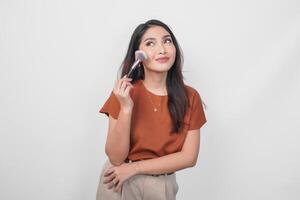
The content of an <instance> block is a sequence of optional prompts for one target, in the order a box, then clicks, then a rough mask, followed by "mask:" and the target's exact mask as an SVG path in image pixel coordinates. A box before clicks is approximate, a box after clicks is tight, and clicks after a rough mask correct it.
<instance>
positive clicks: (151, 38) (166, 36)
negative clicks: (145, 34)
mask: <svg viewBox="0 0 300 200" xmlns="http://www.w3.org/2000/svg"><path fill="white" fill-rule="evenodd" d="M168 37H171V35H165V36H163V39H165V38H168ZM147 40H155V38H153V37H150V38H146V39H144V42H145V41H147Z"/></svg>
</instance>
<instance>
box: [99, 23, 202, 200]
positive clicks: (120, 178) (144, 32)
mask: <svg viewBox="0 0 300 200" xmlns="http://www.w3.org/2000/svg"><path fill="white" fill-rule="evenodd" d="M136 50H142V51H144V52H145V53H146V55H147V59H146V60H144V61H143V62H142V64H141V65H140V66H139V67H137V68H136V69H135V71H134V72H133V76H132V78H128V77H127V74H128V72H129V70H130V66H131V65H132V64H133V62H134V60H135V57H134V55H135V51H136ZM182 62H183V61H182V54H181V51H180V48H179V45H178V43H177V41H176V38H175V36H174V34H173V33H172V31H171V30H170V28H169V27H168V26H167V25H166V24H164V23H163V22H161V21H158V20H150V21H147V22H146V23H143V24H140V25H139V26H138V27H137V28H136V29H135V31H134V33H133V35H132V37H131V41H130V43H129V47H128V51H127V54H126V56H125V59H124V61H123V64H122V74H121V77H122V78H120V79H119V80H117V81H116V83H115V85H114V89H113V92H112V93H111V95H110V97H109V98H108V100H107V101H106V102H105V104H104V106H103V107H102V108H101V109H100V111H99V112H101V113H105V114H106V115H107V116H109V128H108V134H107V140H106V144H105V152H106V154H107V156H108V158H109V159H108V161H107V162H106V163H105V165H104V167H103V171H102V173H101V177H100V183H99V187H98V191H97V200H102V199H103V200H110V199H122V200H123V199H126V200H134V199H144V200H158V199H159V200H160V199H162V200H163V199H169V200H173V199H176V194H177V192H178V185H177V182H176V175H175V172H176V171H178V170H181V169H184V168H188V167H193V166H195V164H196V162H197V157H198V152H199V145H200V128H201V127H202V125H203V124H204V123H205V122H206V118H205V114H204V111H203V107H202V101H201V99H200V95H199V93H198V92H197V91H196V90H195V89H193V88H192V87H190V86H187V85H185V84H184V82H183V76H182Z"/></svg>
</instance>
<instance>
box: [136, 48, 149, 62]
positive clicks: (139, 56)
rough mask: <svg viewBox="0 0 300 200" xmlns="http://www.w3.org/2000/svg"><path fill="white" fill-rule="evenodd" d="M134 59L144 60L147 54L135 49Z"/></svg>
mask: <svg viewBox="0 0 300 200" xmlns="http://www.w3.org/2000/svg"><path fill="white" fill-rule="evenodd" d="M135 59H136V60H140V61H144V60H146V59H147V55H146V53H145V52H144V51H141V50H137V51H135Z"/></svg>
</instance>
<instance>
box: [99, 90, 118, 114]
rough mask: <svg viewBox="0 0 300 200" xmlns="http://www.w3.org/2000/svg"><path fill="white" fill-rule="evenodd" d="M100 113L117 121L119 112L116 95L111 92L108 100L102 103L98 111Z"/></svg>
mask: <svg viewBox="0 0 300 200" xmlns="http://www.w3.org/2000/svg"><path fill="white" fill-rule="evenodd" d="M99 112H100V113H104V114H106V115H107V116H109V115H110V116H112V117H113V118H114V119H118V116H119V112H120V103H119V101H118V99H117V97H116V95H115V94H114V93H113V92H111V94H110V96H109V98H108V99H107V100H106V102H105V103H104V105H103V107H102V108H101V109H100V110H99Z"/></svg>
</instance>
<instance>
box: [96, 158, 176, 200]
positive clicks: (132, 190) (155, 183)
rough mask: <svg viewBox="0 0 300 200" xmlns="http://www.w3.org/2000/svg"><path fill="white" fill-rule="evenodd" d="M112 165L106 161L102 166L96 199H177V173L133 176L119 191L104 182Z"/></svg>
mask: <svg viewBox="0 0 300 200" xmlns="http://www.w3.org/2000/svg"><path fill="white" fill-rule="evenodd" d="M110 165H111V164H110V162H109V161H106V163H105V164H104V166H103V168H102V171H101V175H100V181H99V185H98V189H97V195H96V200H176V194H177V192H178V184H177V182H176V174H175V173H174V174H171V175H160V176H151V175H142V174H138V175H135V176H132V177H130V178H129V179H128V180H126V181H125V182H124V183H123V188H122V192H121V193H117V192H114V191H113V189H110V190H109V189H107V185H106V184H104V183H103V175H104V172H105V170H106V169H107V168H108V167H109V166H110Z"/></svg>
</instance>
